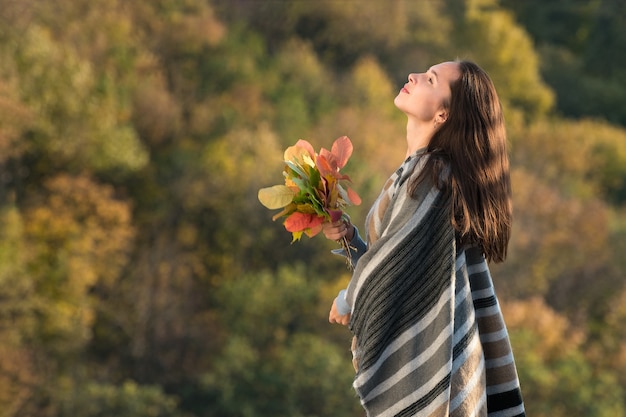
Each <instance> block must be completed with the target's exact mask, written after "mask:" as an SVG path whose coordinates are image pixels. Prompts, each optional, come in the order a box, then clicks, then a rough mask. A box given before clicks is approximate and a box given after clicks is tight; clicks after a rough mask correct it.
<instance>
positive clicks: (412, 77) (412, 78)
mask: <svg viewBox="0 0 626 417" xmlns="http://www.w3.org/2000/svg"><path fill="white" fill-rule="evenodd" d="M409 82H410V83H416V82H417V74H415V73H411V74H409Z"/></svg>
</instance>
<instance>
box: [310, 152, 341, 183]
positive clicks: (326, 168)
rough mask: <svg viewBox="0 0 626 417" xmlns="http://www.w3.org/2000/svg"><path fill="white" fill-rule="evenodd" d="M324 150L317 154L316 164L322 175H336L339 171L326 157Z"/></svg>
mask: <svg viewBox="0 0 626 417" xmlns="http://www.w3.org/2000/svg"><path fill="white" fill-rule="evenodd" d="M323 151H324V149H322V151H321V152H320V154H319V155H318V156H317V161H315V164H316V165H317V169H318V170H319V171H320V175H321V176H322V177H325V176H326V175H328V174H331V175H334V174H335V173H336V172H337V170H336V169H333V166H332V165H331V163H330V161H329V160H328V159H327V158H326V155H324V153H323ZM326 152H328V151H326ZM328 155H330V153H328Z"/></svg>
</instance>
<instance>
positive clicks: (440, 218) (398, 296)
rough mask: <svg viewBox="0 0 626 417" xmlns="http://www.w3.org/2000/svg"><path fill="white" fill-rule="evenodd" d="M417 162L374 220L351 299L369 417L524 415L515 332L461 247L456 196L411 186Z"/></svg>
mask: <svg viewBox="0 0 626 417" xmlns="http://www.w3.org/2000/svg"><path fill="white" fill-rule="evenodd" d="M425 159H426V157H420V156H419V155H413V156H412V157H410V158H409V159H407V160H406V161H405V162H404V164H402V166H401V167H400V169H398V171H397V172H396V173H395V174H394V175H392V177H391V178H390V179H389V180H388V181H387V183H386V184H385V186H384V188H383V191H382V193H381V195H380V196H379V198H378V200H377V201H376V203H375V204H374V205H373V207H372V209H371V211H370V214H369V215H368V219H367V222H366V226H367V237H368V238H367V241H368V249H367V251H366V252H365V253H364V254H361V256H360V257H359V259H358V262H357V264H356V267H355V270H354V275H353V278H352V280H351V282H350V284H349V286H348V289H347V292H346V301H347V302H348V304H350V306H351V307H352V316H351V321H350V329H351V331H352V332H353V333H354V335H355V338H356V351H355V353H354V354H355V358H356V361H357V362H358V371H357V374H356V377H355V380H354V384H353V385H354V388H355V390H356V392H357V394H358V396H359V398H360V400H361V404H362V405H363V407H364V408H365V411H366V413H367V416H369V417H374V416H376V417H383V416H423V417H426V416H432V417H438V416H487V415H488V416H524V415H525V414H524V405H523V402H522V397H521V392H520V389H519V382H518V377H517V371H516V368H515V363H514V359H513V354H512V352H511V347H510V344H509V338H508V333H507V330H506V327H505V324H504V321H503V319H502V314H501V312H500V307H499V304H498V301H497V298H496V295H495V293H494V289H493V284H492V281H491V276H490V274H489V268H488V266H487V263H486V261H485V258H484V256H483V254H482V252H481V250H480V249H478V248H457V247H456V243H455V231H454V229H453V227H452V225H451V223H450V213H451V197H450V193H447V192H442V191H440V190H439V189H437V187H434V186H433V185H432V183H428V181H425V182H423V183H422V184H421V185H420V186H419V188H418V189H417V192H416V193H415V194H414V195H413V196H410V195H409V193H408V192H407V186H408V183H410V181H407V180H408V179H409V178H410V177H411V176H412V175H416V173H418V172H419V170H420V168H421V167H420V166H417V168H416V165H418V164H420V165H421V166H423V163H424V162H425Z"/></svg>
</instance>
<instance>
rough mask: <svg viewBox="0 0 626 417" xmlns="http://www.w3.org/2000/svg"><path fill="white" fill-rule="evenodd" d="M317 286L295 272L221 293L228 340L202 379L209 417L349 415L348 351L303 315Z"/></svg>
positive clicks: (243, 280)
mask: <svg viewBox="0 0 626 417" xmlns="http://www.w3.org/2000/svg"><path fill="white" fill-rule="evenodd" d="M319 284H320V282H319V281H318V282H316V281H315V280H314V278H311V277H310V275H309V274H308V273H307V272H305V270H304V268H303V267H302V266H300V267H295V268H293V267H292V268H289V267H283V268H281V269H280V270H279V271H277V273H275V274H272V273H258V274H250V275H248V276H245V277H240V278H239V279H237V280H233V281H230V282H228V283H225V284H224V285H223V286H222V288H221V290H220V294H219V295H218V298H219V300H220V303H219V307H220V311H221V320H222V322H223V323H224V324H226V325H227V326H228V327H229V334H230V337H229V338H228V340H227V341H226V342H225V344H224V347H223V350H222V351H221V353H220V354H219V355H218V356H217V357H216V358H215V367H214V370H213V372H210V373H208V374H206V375H204V377H203V387H204V389H205V390H206V391H207V394H206V395H210V396H211V398H215V405H214V408H213V409H212V410H210V412H209V415H211V416H256V415H274V416H284V417H288V416H289V417H291V416H302V417H304V416H311V417H313V416H320V417H321V416H327V415H336V416H350V415H355V412H356V411H357V410H358V407H359V405H358V401H357V400H356V398H354V396H353V395H352V394H351V393H350V385H351V380H352V378H353V375H354V371H353V370H352V368H351V365H350V362H349V354H348V352H347V351H346V346H347V345H346V346H344V347H343V348H342V347H337V346H334V345H332V344H330V343H329V342H328V341H325V340H324V338H323V337H322V336H321V335H320V334H319V333H318V332H317V331H315V329H316V328H317V327H318V325H317V323H316V322H319V321H321V320H323V318H322V317H315V316H312V314H311V313H312V312H311V310H310V309H307V308H306V306H311V305H312V304H314V303H315V299H316V296H317V293H318V291H319V290H318V288H319ZM309 308H310V307H309ZM268 318H271V319H270V320H268ZM346 336H347V334H346ZM347 339H348V338H347V337H346V343H348V340H347ZM351 397H352V398H353V400H352V401H351V400H350V398H351Z"/></svg>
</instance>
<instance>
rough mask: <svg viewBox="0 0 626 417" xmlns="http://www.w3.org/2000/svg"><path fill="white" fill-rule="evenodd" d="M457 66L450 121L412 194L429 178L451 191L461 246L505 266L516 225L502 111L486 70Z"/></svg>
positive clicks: (431, 149) (432, 146)
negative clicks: (471, 247) (475, 247)
mask: <svg viewBox="0 0 626 417" xmlns="http://www.w3.org/2000/svg"><path fill="white" fill-rule="evenodd" d="M458 64H459V70H460V73H461V76H460V77H459V79H458V80H457V81H455V82H453V83H452V84H451V86H450V88H451V96H450V101H449V103H446V104H447V105H448V107H449V108H448V109H447V110H448V118H447V120H446V121H445V122H444V123H443V125H441V127H440V128H439V129H438V130H437V131H436V132H435V134H434V135H433V137H432V138H431V140H430V142H429V145H428V150H427V152H426V155H429V158H428V160H427V162H426V164H425V166H424V169H423V171H422V172H421V174H420V175H419V176H418V177H417V179H416V181H414V182H413V184H412V185H411V187H410V189H411V192H414V191H415V189H416V187H417V185H418V183H419V182H421V181H422V180H423V179H425V178H426V177H427V176H431V178H432V179H433V180H434V181H435V183H436V184H438V185H439V187H440V188H441V189H445V190H449V191H450V192H451V193H452V211H453V214H452V225H453V226H454V228H455V230H456V232H457V241H458V243H459V244H460V245H466V244H469V245H479V246H481V247H482V250H483V253H484V254H485V257H486V258H487V260H488V261H494V262H502V261H504V259H505V258H506V255H507V246H508V243H509V237H510V234H511V222H512V204H511V180H510V174H509V159H508V155H507V149H506V141H507V140H506V129H505V126H504V116H503V114H502V106H501V104H500V100H499V98H498V95H497V93H496V90H495V87H494V85H493V82H492V81H491V79H490V78H489V76H488V75H487V73H486V72H485V71H483V70H482V69H481V68H480V67H479V66H478V65H476V64H474V63H473V62H468V61H459V62H458ZM445 167H449V175H447V176H446V175H442V173H443V172H442V170H444V169H446V168H445ZM442 179H443V183H442Z"/></svg>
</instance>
